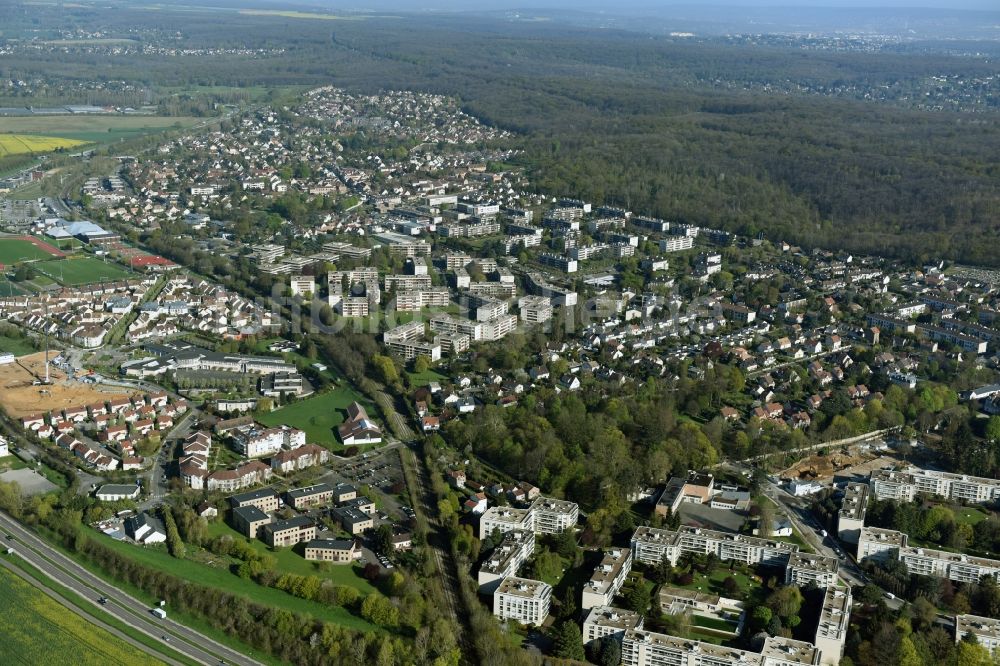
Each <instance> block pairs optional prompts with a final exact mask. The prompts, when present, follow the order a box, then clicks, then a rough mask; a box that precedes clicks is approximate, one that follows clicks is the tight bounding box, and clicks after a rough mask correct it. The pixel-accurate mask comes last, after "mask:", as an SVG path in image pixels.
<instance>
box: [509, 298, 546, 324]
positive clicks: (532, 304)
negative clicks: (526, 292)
mask: <svg viewBox="0 0 1000 666" xmlns="http://www.w3.org/2000/svg"><path fill="white" fill-rule="evenodd" d="M517 307H518V310H519V311H520V313H521V321H523V322H525V323H527V324H541V323H544V322H547V321H548V320H550V319H552V300H551V299H549V298H546V297H545V296H522V297H521V299H520V300H518V302H517Z"/></svg>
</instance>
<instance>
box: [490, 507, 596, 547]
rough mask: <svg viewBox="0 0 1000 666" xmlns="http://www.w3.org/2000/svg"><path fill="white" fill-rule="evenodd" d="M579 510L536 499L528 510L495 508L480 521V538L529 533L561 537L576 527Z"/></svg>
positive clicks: (578, 508) (491, 508)
mask: <svg viewBox="0 0 1000 666" xmlns="http://www.w3.org/2000/svg"><path fill="white" fill-rule="evenodd" d="M579 516H580V507H579V506H578V505H577V504H576V503H575V502H568V501H566V500H557V499H551V498H548V497H536V498H535V500H534V502H532V503H531V506H530V507H528V508H527V509H518V508H513V507H507V506H494V507H490V508H489V509H487V510H486V512H485V513H484V514H483V515H482V516H480V518H479V538H480V539H484V538H486V535H488V534H492V533H493V530H494V529H499V530H500V531H501V532H508V531H510V530H529V531H531V532H534V533H536V534H559V533H561V532H564V531H566V530H567V529H572V528H573V527H575V526H576V521H577V519H578V518H579Z"/></svg>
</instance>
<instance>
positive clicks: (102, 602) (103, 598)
mask: <svg viewBox="0 0 1000 666" xmlns="http://www.w3.org/2000/svg"><path fill="white" fill-rule="evenodd" d="M97 603H99V604H101V605H102V606H103V605H105V604H106V603H108V598H107V597H101V598H100V599H98V600H97Z"/></svg>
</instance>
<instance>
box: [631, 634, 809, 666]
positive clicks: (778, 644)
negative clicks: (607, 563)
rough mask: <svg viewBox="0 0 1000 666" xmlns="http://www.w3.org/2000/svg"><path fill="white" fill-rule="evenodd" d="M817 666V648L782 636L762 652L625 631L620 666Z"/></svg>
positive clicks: (773, 638) (773, 640)
mask: <svg viewBox="0 0 1000 666" xmlns="http://www.w3.org/2000/svg"><path fill="white" fill-rule="evenodd" d="M819 663H821V662H820V650H819V649H818V648H817V647H816V646H814V645H812V644H810V643H806V642H803V641H796V640H793V639H791V638H783V637H781V636H771V637H769V638H768V639H767V640H765V641H764V647H763V650H762V651H761V652H750V651H748V650H740V649H738V648H730V647H724V646H721V645H715V644H713V643H704V642H702V641H696V640H692V639H689V638H678V637H677V636H668V635H666V634H657V633H653V632H649V631H642V630H629V631H626V632H625V636H624V639H623V641H622V666H805V665H807V664H809V665H812V664H819ZM824 663H825V662H824Z"/></svg>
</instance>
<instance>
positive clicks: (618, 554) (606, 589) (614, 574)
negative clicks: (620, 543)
mask: <svg viewBox="0 0 1000 666" xmlns="http://www.w3.org/2000/svg"><path fill="white" fill-rule="evenodd" d="M630 571H632V551H631V550H629V549H628V548H612V549H611V550H609V551H607V552H605V553H604V559H602V560H601V563H600V564H598V565H597V568H596V569H594V575H593V576H591V577H590V580H589V581H588V582H587V584H586V585H584V586H583V594H582V597H581V602H580V608H581V609H583V610H587V609H589V608H594V607H596V606H610V605H611V601H612V600H613V599H614V598H615V595H616V594H618V591H619V590H621V589H622V585H624V584H625V579H626V578H628V574H629V572H630Z"/></svg>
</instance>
